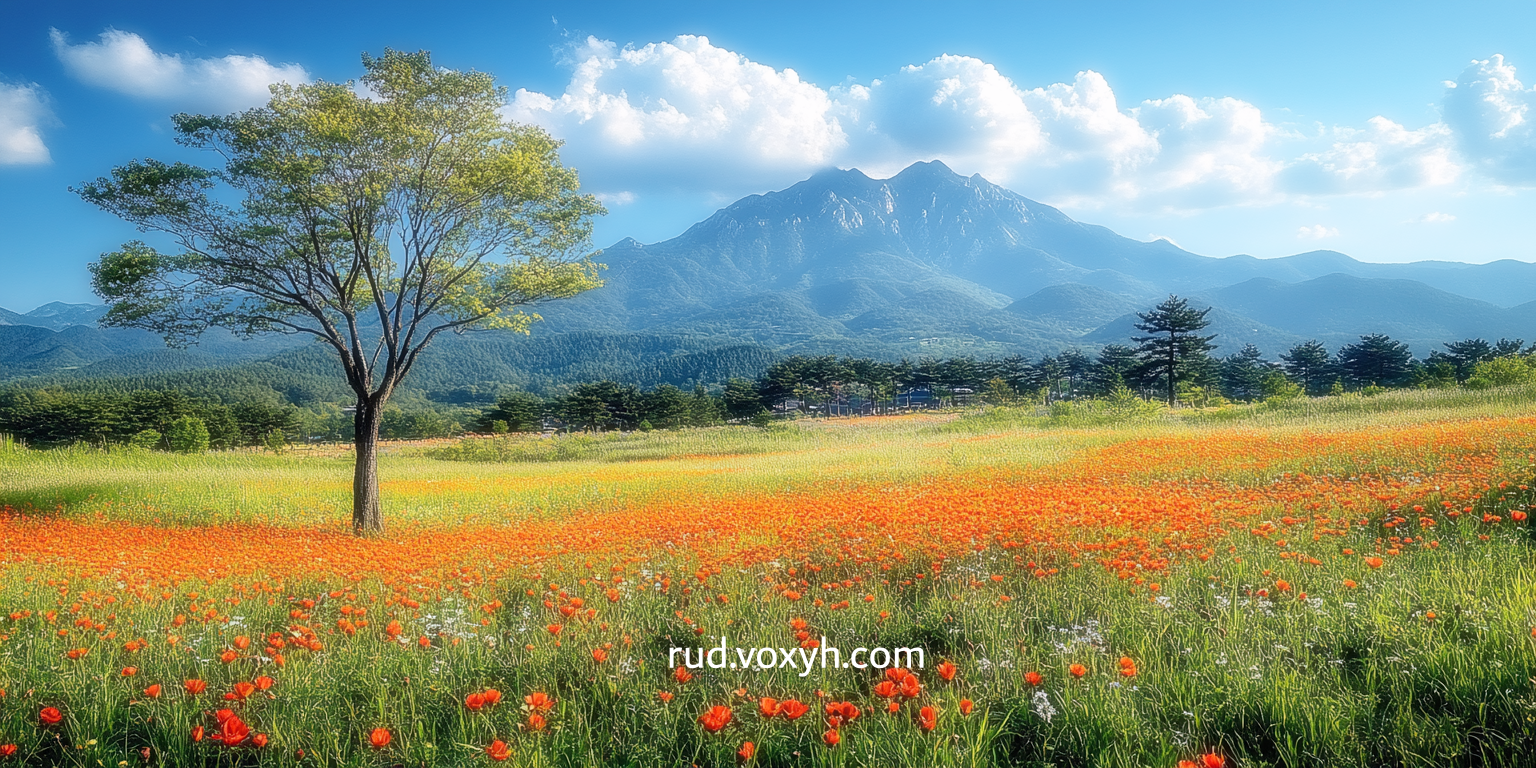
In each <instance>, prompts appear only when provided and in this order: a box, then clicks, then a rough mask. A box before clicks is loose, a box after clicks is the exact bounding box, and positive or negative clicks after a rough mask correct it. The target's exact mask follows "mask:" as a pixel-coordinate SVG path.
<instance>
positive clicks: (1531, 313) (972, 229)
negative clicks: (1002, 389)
mask: <svg viewBox="0 0 1536 768" xmlns="http://www.w3.org/2000/svg"><path fill="white" fill-rule="evenodd" d="M599 261H601V262H603V263H605V264H607V265H608V269H607V271H606V272H605V273H604V279H605V281H606V285H605V287H603V288H601V289H599V290H596V291H591V292H589V293H586V294H582V295H581V296H578V297H576V298H574V299H570V300H567V301H563V302H559V303H556V304H552V305H549V306H547V307H541V308H540V312H541V314H543V316H544V318H545V322H544V323H542V324H540V325H539V326H538V327H537V330H536V335H569V334H576V336H572V338H573V339H578V338H579V339H582V340H583V341H581V342H580V343H574V342H573V343H571V344H567V345H565V346H564V347H562V346H561V345H560V343H559V342H554V344H555V346H554V347H548V348H545V347H540V346H538V344H539V343H538V342H536V340H529V339H520V338H504V337H502V336H500V335H497V334H490V335H488V336H481V337H479V338H480V341H475V342H467V341H466V343H449V344H443V345H441V348H440V349H438V350H435V351H434V352H433V353H429V355H430V356H431V357H435V358H436V363H435V365H436V367H437V369H438V370H439V371H440V372H445V373H444V374H443V375H444V376H448V375H449V374H448V373H446V372H451V371H453V370H464V371H486V372H488V371H490V370H495V371H498V375H506V371H509V370H514V369H515V368H516V366H519V365H522V366H527V365H530V364H531V363H530V362H529V361H530V359H531V358H529V357H528V355H529V354H531V353H533V352H534V350H536V349H539V350H543V351H546V352H548V351H553V350H554V349H556V348H559V349H565V350H566V351H568V352H569V351H570V350H588V352H581V353H579V354H591V355H597V356H599V358H593V359H591V360H587V361H586V362H585V363H580V364H567V363H562V366H563V367H561V368H559V370H561V371H566V372H567V374H550V376H554V377H555V378H553V379H551V378H548V377H546V378H545V379H542V380H543V381H555V380H556V379H558V378H559V376H560V375H572V376H574V375H577V374H576V373H575V371H582V372H583V373H584V375H590V374H591V373H592V372H594V371H597V370H617V368H615V367H614V366H613V365H606V364H605V363H604V361H603V359H600V358H601V356H603V355H606V356H609V357H613V356H614V355H615V354H616V353H615V352H614V347H613V346H612V345H607V344H602V343H596V342H594V341H593V340H594V339H599V338H602V337H605V336H611V337H622V338H628V339H645V340H646V341H645V344H646V345H647V349H649V350H650V351H651V353H652V354H657V355H661V356H663V357H667V358H669V359H672V358H675V360H674V363H677V364H679V365H680V364H683V362H680V361H687V360H704V359H708V360H710V361H711V362H710V363H708V368H709V373H708V374H707V376H706V375H705V374H703V371H702V370H701V371H700V372H699V375H700V376H701V377H706V378H707V377H718V376H723V375H725V374H727V373H729V372H730V371H729V370H728V369H729V365H728V364H727V363H725V362H722V361H747V360H750V361H751V362H750V364H748V363H742V364H743V365H749V367H753V366H755V367H760V366H761V365H762V364H763V362H764V361H765V360H766V359H768V358H767V357H765V356H764V355H775V354H792V353H811V354H846V355H859V356H872V357H883V358H896V357H901V356H907V357H919V356H925V355H931V356H947V355H955V354H971V355H977V356H987V355H992V354H1010V353H1024V354H1029V355H1039V354H1046V353H1053V352H1056V351H1059V350H1062V349H1066V348H1074V347H1075V348H1082V349H1085V350H1090V349H1092V348H1096V347H1099V346H1102V345H1103V344H1107V343H1116V342H1118V343H1127V342H1128V340H1129V338H1130V337H1131V336H1132V335H1133V334H1134V333H1135V331H1134V328H1133V323H1134V321H1135V314H1134V313H1135V312H1137V311H1144V310H1145V309H1146V308H1147V307H1149V306H1151V305H1153V304H1155V303H1156V302H1157V301H1159V300H1161V299H1162V298H1163V297H1166V296H1167V295H1168V294H1170V293H1177V294H1179V295H1182V296H1188V297H1190V298H1191V300H1192V301H1193V302H1194V303H1195V304H1198V305H1201V306H1210V307H1212V308H1213V309H1212V312H1211V314H1210V318H1211V320H1212V326H1211V329H1210V332H1213V333H1216V334H1218V335H1219V338H1217V340H1216V343H1217V344H1219V347H1218V349H1217V353H1218V354H1228V353H1231V352H1234V351H1236V350H1237V349H1239V348H1240V347H1241V346H1242V345H1243V344H1247V343H1252V344H1256V345H1258V346H1259V347H1260V349H1262V350H1263V351H1264V352H1265V353H1266V354H1268V355H1271V356H1273V355H1275V354H1277V353H1279V352H1281V351H1284V350H1285V349H1286V348H1288V347H1289V346H1291V345H1293V344H1295V343H1298V342H1301V341H1305V340H1307V339H1313V338H1315V339H1319V340H1321V341H1323V342H1324V343H1326V344H1328V345H1329V346H1330V347H1334V348H1336V347H1338V346H1339V345H1341V344H1344V343H1348V342H1351V341H1354V340H1356V339H1358V337H1359V336H1360V335H1362V334H1366V333H1375V332H1381V333H1387V334H1390V335H1392V336H1393V337H1394V338H1398V339H1401V340H1403V341H1406V342H1408V343H1409V344H1410V345H1411V346H1413V348H1414V350H1415V351H1416V352H1417V353H1418V354H1420V355H1425V354H1428V352H1429V351H1431V350H1432V349H1438V348H1440V344H1441V343H1443V342H1446V341H1453V340H1456V339H1462V338H1470V337H1478V336H1480V337H1483V338H1487V339H1490V340H1494V339H1498V338H1501V337H1505V338H1523V339H1525V340H1527V341H1532V340H1536V264H1530V263H1526V262H1519V261H1510V260H1505V261H1497V262H1493V263H1489V264H1479V265H1473V264H1463V263H1456V262H1416V263H1411V264H1372V263H1365V262H1360V261H1356V260H1355V259H1352V258H1350V257H1349V256H1346V255H1344V254H1341V253H1336V252H1333V251H1313V252H1309V253H1302V254H1298V255H1295V256H1289V257H1285V258H1278V259H1256V258H1253V257H1251V256H1232V257H1228V258H1211V257H1206V256H1200V255H1197V254H1194V253H1190V252H1188V251H1185V250H1183V249H1181V248H1179V247H1177V246H1175V245H1173V244H1172V243H1170V242H1168V241H1166V240H1157V241H1153V242H1150V243H1148V242H1141V241H1138V240H1133V239H1130V238H1126V237H1122V236H1120V235H1117V234H1115V233H1114V232H1112V231H1110V230H1109V229H1106V228H1104V227H1100V226H1094V225H1091V224H1083V223H1081V222H1078V221H1074V220H1073V219H1071V218H1070V217H1068V216H1066V215H1065V214H1063V213H1062V212H1061V211H1058V210H1056V209H1055V208H1052V207H1050V206H1048V205H1043V204H1041V203H1037V202H1035V201H1033V200H1029V199H1027V198H1025V197H1022V196H1020V195H1018V194H1015V193H1013V192H1011V191H1009V190H1007V189H1004V188H1002V187H999V186H997V185H995V184H992V183H991V182H988V181H987V180H986V179H983V178H982V177H981V176H979V175H978V176H971V177H964V176H960V175H958V174H956V173H954V172H952V171H951V170H950V169H949V168H947V167H945V166H944V165H943V164H942V163H939V162H929V163H917V164H915V165H913V166H911V167H909V168H907V169H906V170H904V171H902V172H901V173H899V174H897V175H896V176H894V177H891V178H889V179H872V178H870V177H868V176H866V175H864V174H863V173H861V172H859V171H857V170H846V171H844V170H832V171H826V172H822V173H818V174H816V175H815V176H812V177H811V178H809V179H807V180H805V181H803V182H800V183H798V184H795V185H794V186H792V187H790V188H788V189H785V190H782V191H778V192H770V193H768V194H765V195H752V196H750V197H746V198H743V199H741V200H739V201H737V202H735V203H734V204H732V205H730V206H728V207H726V208H724V209H722V210H720V211H718V212H716V213H715V214H714V215H713V216H711V217H709V218H708V219H706V220H704V221H702V222H699V223H698V224H696V225H694V226H693V227H691V228H689V229H688V231H687V232H684V233H683V234H682V235H679V236H678V237H675V238H672V239H670V240H666V241H663V242H659V243H654V244H650V245H645V244H641V243H639V242H636V241H634V240H629V239H626V240H622V241H620V242H618V243H616V244H614V245H613V246H611V247H609V248H607V249H606V250H605V251H604V252H603V254H602V256H601V257H600V258H599ZM104 311H105V308H104V307H100V306H97V305H90V304H60V303H54V304H48V305H45V306H42V307H39V308H37V309H35V310H33V311H31V312H28V313H26V314H24V315H22V314H16V313H13V312H7V311H5V310H0V379H7V378H17V377H22V376H38V375H44V376H53V377H57V376H61V375H64V376H71V377H79V376H93V377H99V376H112V375H140V374H146V373H155V372H159V371H166V370H177V369H183V370H185V369H202V368H211V367H218V366H221V365H229V364H231V363H240V362H249V361H252V360H258V359H265V358H271V361H272V363H273V364H277V365H281V364H283V363H282V361H283V360H287V359H297V358H294V357H293V354H292V353H285V352H284V350H286V349H288V348H290V347H293V346H295V345H296V344H297V343H298V342H296V341H295V340H293V339H290V338H276V339H262V340H255V341H242V340H238V339H236V338H234V337H233V336H230V335H228V334H217V335H210V338H209V339H207V340H205V342H204V343H203V344H202V345H200V346H199V347H197V348H195V350H194V351H190V352H177V351H169V350H165V349H164V347H163V346H162V345H160V343H159V341H158V339H156V338H155V337H153V336H151V335H150V334H147V333H143V332H137V331H124V330H116V329H107V330H102V329H97V328H95V327H94V323H95V321H96V319H97V318H98V317H100V316H101V315H102V314H103V313H104ZM7 326H8V327H7ZM493 338H494V339H495V341H494V343H492V342H491V341H490V340H491V339H493ZM667 339H674V340H675V341H673V342H667V341H666V340H667ZM751 349H758V350H760V351H761V354H759V353H751V354H748V353H746V352H745V351H744V350H751ZM711 350H729V352H727V353H723V354H716V353H715V352H712V351H711ZM296 351H302V350H296ZM274 355H276V357H273V356H274ZM469 355H475V356H478V357H474V358H473V359H471V357H468V356H469ZM485 355H492V356H499V357H497V360H493V361H490V362H487V360H486V359H485V357H484V356H485ZM699 355H703V357H697V356H699ZM309 356H310V355H308V354H305V355H301V356H300V357H301V358H305V359H307V358H308V357H309ZM615 359H617V358H615ZM424 360H425V358H424ZM626 361H627V362H625V363H624V364H623V365H624V366H628V367H623V368H622V370H626V371H640V370H641V368H640V367H637V361H635V360H628V358H626ZM605 365H606V367H605ZM676 367H677V365H673V366H672V368H669V369H668V373H667V374H666V376H667V377H668V378H667V380H669V381H687V380H692V379H691V378H690V377H689V376H688V375H687V372H684V371H680V370H674V369H675V368H676ZM550 370H554V369H550ZM645 370H650V369H645ZM658 370H659V369H658ZM743 372H744V373H745V372H746V371H743ZM635 375H636V376H641V375H642V374H640V373H636V374H635ZM645 375H651V374H645ZM655 375H661V374H655ZM466 376H467V377H468V378H469V379H471V380H478V379H475V378H474V377H473V376H470V375H469V374H466ZM437 378H442V376H439V377H437ZM698 380H704V379H703V378H699V379H698ZM637 383H646V382H644V381H637Z"/></svg>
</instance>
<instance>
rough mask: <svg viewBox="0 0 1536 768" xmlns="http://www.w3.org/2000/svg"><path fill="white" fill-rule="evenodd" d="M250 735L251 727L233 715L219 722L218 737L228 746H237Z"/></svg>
mask: <svg viewBox="0 0 1536 768" xmlns="http://www.w3.org/2000/svg"><path fill="white" fill-rule="evenodd" d="M250 735H251V727H250V726H248V725H246V724H245V723H244V722H243V721H241V719H240V718H238V717H235V716H233V715H231V716H230V717H229V718H227V719H225V720H224V721H223V722H222V723H220V724H219V736H218V739H219V741H222V742H224V746H226V747H233V746H237V745H239V744H240V742H242V741H245V739H246V737H247V736H250Z"/></svg>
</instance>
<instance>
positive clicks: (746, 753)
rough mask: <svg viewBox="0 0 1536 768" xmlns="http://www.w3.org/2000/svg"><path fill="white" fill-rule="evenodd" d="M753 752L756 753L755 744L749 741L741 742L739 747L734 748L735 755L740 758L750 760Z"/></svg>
mask: <svg viewBox="0 0 1536 768" xmlns="http://www.w3.org/2000/svg"><path fill="white" fill-rule="evenodd" d="M755 754H757V746H756V745H754V744H753V743H752V742H750V741H748V742H745V743H743V744H742V745H741V749H738V750H736V756H737V757H739V758H741V759H742V760H751V759H752V756H753V755H755Z"/></svg>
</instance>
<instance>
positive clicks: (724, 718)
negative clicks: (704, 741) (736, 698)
mask: <svg viewBox="0 0 1536 768" xmlns="http://www.w3.org/2000/svg"><path fill="white" fill-rule="evenodd" d="M730 722H731V708H730V707H726V706H721V705H719V704H716V705H715V706H713V707H710V708H709V709H708V710H706V711H705V712H704V714H702V715H699V724H700V725H703V726H704V730H706V731H709V732H710V733H718V732H719V731H720V729H722V728H724V727H725V726H727V725H729V724H730Z"/></svg>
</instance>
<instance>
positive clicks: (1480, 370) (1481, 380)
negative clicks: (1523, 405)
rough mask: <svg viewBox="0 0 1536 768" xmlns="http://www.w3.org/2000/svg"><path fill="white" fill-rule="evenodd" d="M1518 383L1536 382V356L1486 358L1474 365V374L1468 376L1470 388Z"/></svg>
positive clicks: (1486, 387)
mask: <svg viewBox="0 0 1536 768" xmlns="http://www.w3.org/2000/svg"><path fill="white" fill-rule="evenodd" d="M1516 384H1536V358H1529V357H1496V358H1494V359H1492V360H1484V361H1483V362H1481V363H1478V364H1477V365H1475V366H1473V367H1472V375H1471V376H1470V377H1468V378H1467V387H1468V388H1470V389H1488V388H1490V387H1509V386H1514V385H1516Z"/></svg>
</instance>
